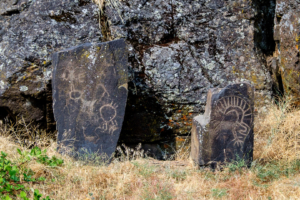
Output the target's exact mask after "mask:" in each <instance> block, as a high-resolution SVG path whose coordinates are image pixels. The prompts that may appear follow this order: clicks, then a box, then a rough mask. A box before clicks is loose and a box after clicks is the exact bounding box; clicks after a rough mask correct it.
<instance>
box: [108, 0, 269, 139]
mask: <svg viewBox="0 0 300 200" xmlns="http://www.w3.org/2000/svg"><path fill="white" fill-rule="evenodd" d="M259 2H260V1H218V0H209V1H203V0H198V1H194V0H193V1H191V0H190V1H182V0H172V1H162V0H149V1H137V0H128V1H126V2H123V1H122V2H121V5H120V6H119V7H118V10H119V12H117V11H116V9H112V8H111V7H110V6H107V7H106V10H105V14H106V15H107V17H108V20H110V26H109V28H110V35H111V37H112V38H125V39H126V40H128V41H129V43H130V45H131V46H129V50H130V56H129V59H130V63H131V66H130V72H131V75H132V81H131V83H130V84H129V86H130V87H129V101H128V107H127V111H126V117H125V118H126V119H125V122H124V127H123V130H122V134H121V140H123V141H129V142H143V141H149V140H151V141H157V140H163V139H166V138H168V137H172V138H174V136H176V135H186V134H188V133H189V131H190V129H191V125H192V118H193V117H194V116H195V115H196V114H198V113H199V112H203V111H204V105H205V102H206V95H207V92H208V90H209V88H212V87H225V86H226V85H227V84H230V83H233V82H234V81H243V80H249V81H251V83H252V84H253V85H254V86H255V89H256V94H255V95H256V98H257V102H256V103H257V104H258V103H259V102H263V103H265V102H264V101H268V100H270V97H271V93H272V91H271V89H272V79H271V74H270V72H269V70H268V68H267V66H266V63H264V54H263V51H262V50H261V48H263V44H265V43H263V42H264V38H268V37H269V34H270V32H271V36H272V27H271V31H269V32H265V29H264V28H262V29H261V30H260V29H258V28H257V27H256V26H261V27H264V25H265V24H267V23H268V21H267V22H261V21H262V20H261V19H260V18H259V17H260V16H268V17H269V18H271V17H272V15H271V17H270V16H269V15H267V14H265V15H263V14H261V12H263V11H261V12H257V13H258V14H259V17H257V16H256V11H257V10H255V9H256V8H260V4H259ZM258 14H257V15H258ZM273 14H274V13H273ZM269 18H268V19H269ZM259 20H260V21H259ZM271 20H272V22H273V18H271ZM271 24H272V23H271ZM256 29H257V30H258V31H255V30H256ZM259 30H260V31H259ZM254 38H259V39H260V40H259V39H257V41H258V42H256V41H255V40H254ZM258 43H259V44H258ZM266 45H268V43H266ZM266 51H269V48H267V47H266ZM137 119H142V120H140V123H138V124H137V125H136V126H135V127H134V128H133V127H132V126H131V125H132V123H134V122H136V120H137ZM134 135H138V136H139V137H133V136H134Z"/></svg>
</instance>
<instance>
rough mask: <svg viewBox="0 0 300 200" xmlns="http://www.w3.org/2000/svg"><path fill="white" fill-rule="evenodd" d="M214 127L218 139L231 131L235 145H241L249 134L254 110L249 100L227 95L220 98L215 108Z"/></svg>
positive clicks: (213, 115)
mask: <svg viewBox="0 0 300 200" xmlns="http://www.w3.org/2000/svg"><path fill="white" fill-rule="evenodd" d="M213 109H214V111H213V114H212V127H214V128H213V133H214V135H215V136H216V138H217V139H219V138H221V137H222V136H224V134H226V133H228V132H230V133H231V134H232V135H233V140H232V141H233V142H234V143H233V144H234V146H238V147H241V146H242V145H243V144H244V141H245V139H246V137H247V135H248V134H249V132H250V130H251V128H250V127H249V125H248V124H251V123H252V120H253V118H252V110H251V106H250V105H249V103H248V101H247V100H245V99H243V98H241V97H237V96H227V97H223V98H221V99H220V100H218V101H217V102H216V104H215V107H214V108H213Z"/></svg>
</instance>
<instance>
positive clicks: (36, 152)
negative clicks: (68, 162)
mask: <svg viewBox="0 0 300 200" xmlns="http://www.w3.org/2000/svg"><path fill="white" fill-rule="evenodd" d="M17 151H18V153H19V154H20V155H21V158H20V159H21V162H27V161H30V160H32V159H35V160H36V161H37V162H38V163H41V164H44V165H48V166H50V167H57V166H61V165H62V164H63V163H64V161H63V160H62V159H58V158H56V157H55V156H52V158H49V157H48V156H47V155H46V152H47V150H46V149H45V150H44V151H42V150H41V149H40V148H39V147H34V148H32V149H31V151H30V152H28V151H23V152H21V150H20V149H17Z"/></svg>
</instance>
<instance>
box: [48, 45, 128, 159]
mask: <svg viewBox="0 0 300 200" xmlns="http://www.w3.org/2000/svg"><path fill="white" fill-rule="evenodd" d="M127 57H128V56H127V54H126V46H125V42H124V41H123V40H117V41H112V42H107V43H99V44H90V43H87V44H83V45H80V46H78V47H74V48H70V49H66V50H64V51H60V52H58V53H55V54H54V55H53V65H54V68H53V81H52V85H53V108H54V116H55V120H56V122H57V130H58V138H57V140H58V141H57V142H58V144H59V148H60V149H63V148H64V147H69V148H70V147H71V148H73V149H74V150H75V151H78V152H79V153H83V152H89V153H98V154H106V156H108V158H110V157H111V155H112V153H113V152H114V151H115V148H116V145H117V142H118V139H119V135H120V132H121V128H122V123H123V119H124V113H125V106H126V100H127V82H128V80H127V77H128V76H127Z"/></svg>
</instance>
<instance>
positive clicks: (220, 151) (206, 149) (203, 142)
mask: <svg viewBox="0 0 300 200" xmlns="http://www.w3.org/2000/svg"><path fill="white" fill-rule="evenodd" d="M253 109H254V87H253V86H252V85H250V84H248V83H238V84H232V85H228V86H227V87H225V88H223V89H219V88H213V89H210V90H209V92H208V94H207V104H206V107H205V113H204V115H198V116H196V117H194V119H193V126H192V136H191V158H192V160H193V161H194V163H195V164H196V165H200V166H202V165H211V166H215V164H217V163H225V162H232V161H236V160H239V159H244V160H245V161H246V162H247V163H248V164H250V162H251V161H252V158H253V118H254V115H253Z"/></svg>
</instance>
